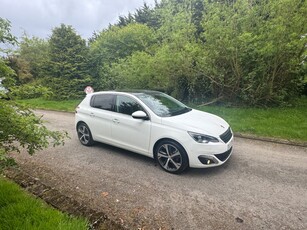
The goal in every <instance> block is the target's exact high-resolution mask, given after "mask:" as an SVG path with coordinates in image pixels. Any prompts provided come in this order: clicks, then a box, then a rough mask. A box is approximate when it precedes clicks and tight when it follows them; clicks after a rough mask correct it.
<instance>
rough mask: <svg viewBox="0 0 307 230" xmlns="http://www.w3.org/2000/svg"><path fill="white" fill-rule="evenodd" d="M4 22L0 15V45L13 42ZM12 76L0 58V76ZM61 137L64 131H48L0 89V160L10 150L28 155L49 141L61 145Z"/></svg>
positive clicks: (7, 25) (38, 118) (62, 138)
mask: <svg viewBox="0 0 307 230" xmlns="http://www.w3.org/2000/svg"><path fill="white" fill-rule="evenodd" d="M3 22H5V23H3ZM7 23H9V22H8V21H6V20H4V19H2V18H0V41H1V42H0V44H2V43H13V42H14V41H16V39H15V38H14V36H13V35H11V34H10V30H9V29H10V24H7ZM3 25H4V26H3ZM14 75H15V73H14V71H13V69H11V68H10V67H9V66H8V65H7V64H6V63H5V62H4V59H0V76H1V77H2V78H4V79H6V80H7V79H10V78H11V77H12V76H14ZM65 137H67V133H66V132H58V131H50V130H48V129H47V128H46V127H45V126H44V124H43V121H42V119H41V117H36V116H35V114H34V113H33V112H32V111H31V110H29V109H27V108H26V107H23V106H20V105H19V104H17V103H15V102H14V101H12V100H9V98H8V96H7V95H6V93H5V92H4V91H3V90H2V91H0V161H1V162H0V163H3V162H4V161H6V160H8V157H7V154H8V153H10V152H19V151H20V150H21V148H25V149H26V151H27V152H28V153H29V154H33V153H35V151H37V150H40V149H43V148H46V147H48V145H49V143H50V142H51V143H53V145H54V146H55V145H59V144H64V138H65Z"/></svg>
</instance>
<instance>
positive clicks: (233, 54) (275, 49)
mask: <svg viewBox="0 0 307 230" xmlns="http://www.w3.org/2000/svg"><path fill="white" fill-rule="evenodd" d="M205 8H206V11H207V12H206V16H205V20H204V23H203V26H204V28H205V32H204V37H205V40H206V43H205V46H204V52H203V58H202V59H200V60H199V61H200V63H202V66H203V67H204V68H203V72H204V73H205V75H206V76H207V79H208V80H209V81H210V82H211V83H212V93H213V94H215V95H222V96H224V97H225V98H226V97H227V98H229V99H230V100H236V99H239V100H240V101H243V102H245V103H248V104H258V105H259V104H260V105H261V104H272V103H273V104H274V103H280V102H281V101H285V100H287V99H289V98H290V97H293V96H295V94H297V92H299V85H300V81H301V80H300V79H301V76H302V72H301V70H302V68H301V67H302V66H301V65H300V63H301V62H302V61H303V58H304V55H303V51H304V49H305V48H306V47H305V46H306V38H303V37H302V35H303V34H304V33H306V24H307V20H306V17H305V16H304V15H306V13H307V11H306V10H307V3H306V1H301V0H279V1H247V0H237V1H235V2H228V1H227V2H226V3H220V2H215V3H212V2H211V1H206V7H205Z"/></svg>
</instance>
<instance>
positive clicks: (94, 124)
mask: <svg viewBox="0 0 307 230" xmlns="http://www.w3.org/2000/svg"><path fill="white" fill-rule="evenodd" d="M115 98H116V97H115V95H114V94H97V95H94V96H93V97H92V99H91V101H90V106H91V107H92V109H91V113H90V119H89V122H88V125H89V128H90V130H91V132H92V135H93V138H94V140H96V141H100V142H104V143H110V144H111V143H112V124H113V121H112V116H113V113H114V108H115V104H114V103H115Z"/></svg>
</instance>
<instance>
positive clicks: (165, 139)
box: [152, 137, 190, 165]
mask: <svg viewBox="0 0 307 230" xmlns="http://www.w3.org/2000/svg"><path fill="white" fill-rule="evenodd" d="M162 141H173V142H176V143H177V144H178V145H180V146H181V147H182V149H183V150H184V151H185V152H186V155H187V159H188V165H190V160H189V155H188V153H187V151H186V149H185V148H184V147H183V145H182V144H180V142H178V141H176V140H174V139H172V138H166V137H165V138H161V139H159V140H157V141H156V143H155V144H154V146H153V149H152V153H153V157H154V159H155V160H157V156H156V150H157V147H158V145H159V144H160V143H161V142H162Z"/></svg>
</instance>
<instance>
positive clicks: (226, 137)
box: [220, 127, 232, 143]
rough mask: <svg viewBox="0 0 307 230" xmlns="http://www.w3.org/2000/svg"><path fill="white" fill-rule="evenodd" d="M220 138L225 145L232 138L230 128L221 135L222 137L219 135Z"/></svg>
mask: <svg viewBox="0 0 307 230" xmlns="http://www.w3.org/2000/svg"><path fill="white" fill-rule="evenodd" d="M220 138H221V139H222V141H224V142H225V143H227V142H228V141H229V140H230V139H231V138H232V132H231V130H230V127H229V128H228V129H227V130H226V132H225V133H223V134H222V135H220Z"/></svg>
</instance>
